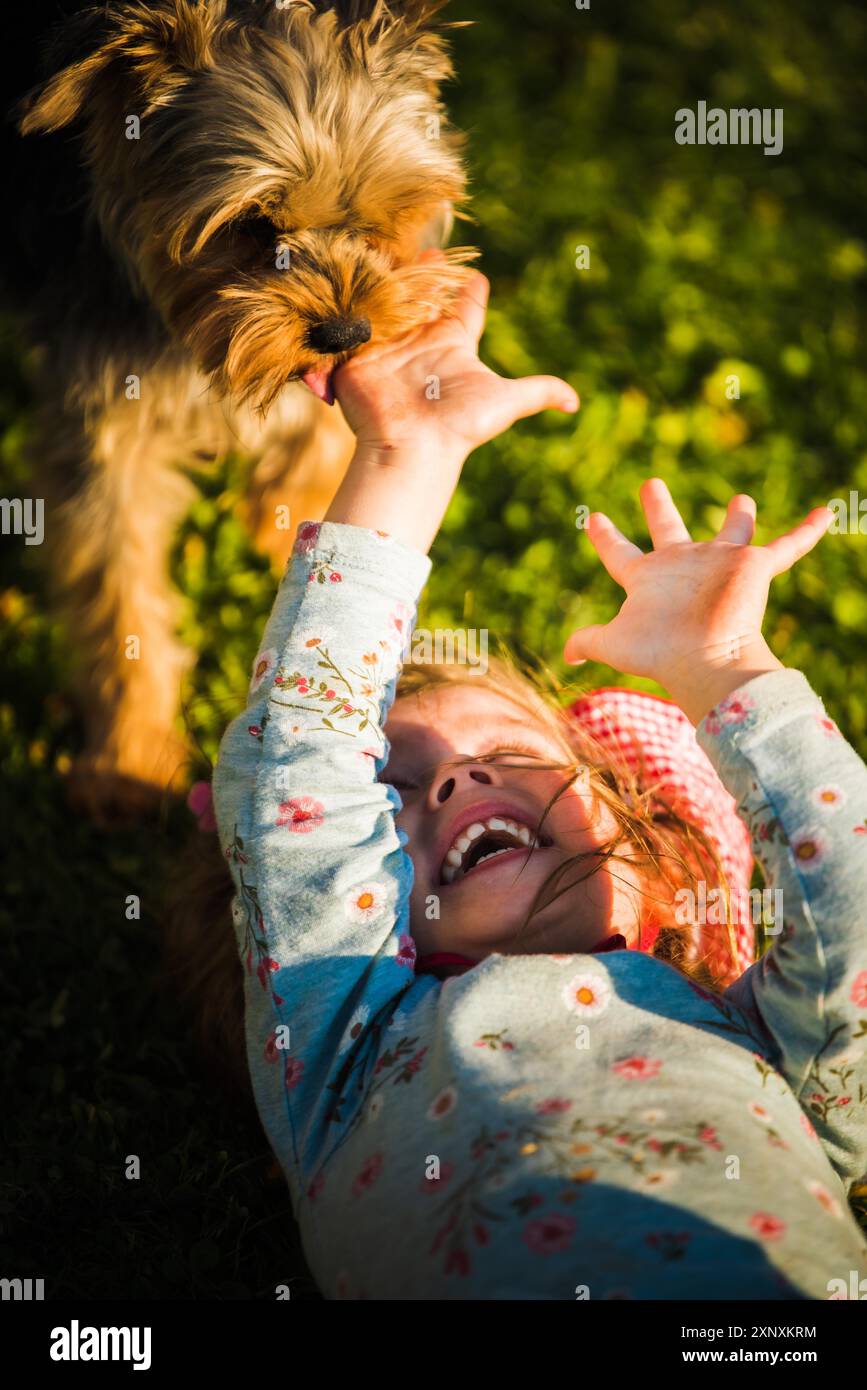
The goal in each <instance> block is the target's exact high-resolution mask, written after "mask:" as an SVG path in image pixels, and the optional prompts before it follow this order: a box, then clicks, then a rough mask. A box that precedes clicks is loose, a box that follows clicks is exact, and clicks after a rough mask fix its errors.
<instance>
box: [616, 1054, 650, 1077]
mask: <svg viewBox="0 0 867 1390" xmlns="http://www.w3.org/2000/svg"><path fill="white" fill-rule="evenodd" d="M661 1067H662V1062H661V1061H659V1060H658V1059H656V1058H653V1057H625V1058H624V1059H623V1060H622V1061H621V1062H615V1063H614V1065H613V1067H612V1068H611V1070H612V1071H616V1072H617V1074H618V1076H625V1077H628V1078H629V1080H630V1081H649V1080H650V1079H651V1078H652V1077H654V1076H658V1075H659V1072H660V1069H661Z"/></svg>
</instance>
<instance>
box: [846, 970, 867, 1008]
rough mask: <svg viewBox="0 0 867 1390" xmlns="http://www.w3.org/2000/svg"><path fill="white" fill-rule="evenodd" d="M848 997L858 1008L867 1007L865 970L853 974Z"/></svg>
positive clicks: (866, 973)
mask: <svg viewBox="0 0 867 1390" xmlns="http://www.w3.org/2000/svg"><path fill="white" fill-rule="evenodd" d="M849 998H850V999H851V1000H852V1003H853V1004H857V1006H858V1008H859V1009H867V970H861V971H859V973H858V974H857V975H856V976H855V979H854V980H853V981H852V989H851V992H850V994H849Z"/></svg>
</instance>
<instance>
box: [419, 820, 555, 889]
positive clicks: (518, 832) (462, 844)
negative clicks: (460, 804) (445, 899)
mask: <svg viewBox="0 0 867 1390" xmlns="http://www.w3.org/2000/svg"><path fill="white" fill-rule="evenodd" d="M489 830H494V831H504V830H505V831H507V832H508V833H509V834H510V835H513V836H514V837H515V839H516V840H517V842H518V844H521V845H525V846H527V847H528V848H530V847H532V848H536V847H537V846H538V844H539V840H538V838H537V836H536V834H535V833H534V831H532V830H530V829H529V827H528V826H526V825H519V824H518V822H517V821H514V820H506V819H505V818H504V817H503V816H491V817H490V818H489V820H487V821H486V822H485V824H484V825H483V824H482V822H481V821H473V823H472V825H468V826H467V828H466V830H464V831H463V832H462V833H461V834H460V835H459V836H458V838H457V839H456V840H455V842H454V844H453V845H452V847H451V849H450V850H449V852H448V854H447V855H446V858H445V863H444V864H443V868H442V877H443V882H444V883H453V882H454V880H455V879H456V878H457V876H458V873H459V872H460V868H461V865H462V864H463V861H464V855H465V854H466V852H467V850H468V849H469V848H470V846H471V845H472V843H473V841H474V840H478V838H479V836H480V835H484V834H486V833H487V832H488V831H489ZM514 848H515V846H514V845H501V846H500V847H499V848H498V849H495V850H491V851H490V853H488V854H484V855H482V857H481V859H478V860H477V861H476V864H475V865H474V866H473V867H474V868H476V867H478V865H479V864H484V862H485V860H486V859H493V857H494V855H495V854H505V853H507V852H508V850H509V849H514Z"/></svg>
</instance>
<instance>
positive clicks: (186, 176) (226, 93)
mask: <svg viewBox="0 0 867 1390" xmlns="http://www.w3.org/2000/svg"><path fill="white" fill-rule="evenodd" d="M443 3H444V0H315V3H314V2H313V0H157V2H156V3H151V4H145V3H142V2H140V0H133V2H132V3H117V4H109V5H106V6H103V7H101V8H100V9H93V10H90V11H86V12H85V13H84V15H82V16H80V17H79V18H78V19H77V20H76V21H75V22H74V24H73V27H72V29H71V30H69V29H67V33H66V45H67V47H66V53H67V55H69V54H70V53H74V54H75V57H74V58H70V57H69V56H67V59H66V61H65V62H64V63H63V64H62V65H61V66H60V70H59V71H57V72H56V73H55V75H54V76H53V77H52V78H51V80H50V81H48V83H47V85H46V86H44V87H43V88H42V89H41V90H40V91H39V92H37V93H36V94H35V95H34V96H33V97H32V98H30V100H29V102H28V106H27V108H26V114H25V115H24V118H23V121H22V125H21V128H22V131H23V133H24V134H29V133H31V132H35V131H55V130H59V129H60V128H62V127H65V126H72V125H74V126H76V127H78V129H80V131H81V133H82V137H83V142H84V154H85V159H86V162H87V165H88V168H89V177H90V181H91V199H92V207H93V211H94V213H95V215H96V217H97V218H98V220H99V222H100V224H101V227H102V229H103V234H104V235H105V237H106V239H107V240H108V242H109V243H110V245H112V247H113V248H114V250H115V253H116V254H117V255H118V256H119V257H120V258H121V259H122V260H123V261H124V263H125V264H126V267H127V270H128V273H129V274H130V276H131V278H132V280H133V282H134V283H135V284H136V285H137V286H138V287H139V288H140V289H141V290H142V291H143V292H144V294H145V295H146V296H147V297H148V298H149V299H150V301H151V302H152V303H153V304H154V306H155V307H156V308H157V310H158V311H159V313H160V314H161V316H162V318H163V320H164V321H165V323H166V324H167V325H168V327H169V329H170V330H171V331H172V333H173V334H174V335H175V336H176V337H177V338H179V339H181V340H182V341H183V342H184V343H185V344H186V346H187V347H188V348H189V349H190V350H191V352H192V353H193V355H194V357H195V358H196V360H197V362H198V364H199V365H200V367H201V368H202V369H203V370H204V371H206V372H208V373H210V374H211V375H212V379H213V382H214V384H215V386H216V387H217V388H218V389H219V390H220V391H221V392H225V393H228V394H230V395H231V396H232V397H233V398H235V399H237V400H248V401H250V402H251V403H252V404H254V405H255V406H259V407H261V408H265V407H267V406H268V405H269V404H270V403H271V402H272V401H273V400H274V398H275V397H276V395H277V394H278V392H279V391H280V390H281V388H282V386H283V385H284V383H285V382H286V381H287V380H290V379H293V378H299V377H300V378H303V379H305V380H306V381H307V383H308V385H310V386H311V388H312V389H313V390H315V391H316V392H317V394H319V395H321V396H323V397H324V398H325V399H329V398H330V394H331V393H330V376H331V372H332V371H333V369H334V367H335V366H336V365H338V364H339V363H340V362H342V361H345V360H346V358H347V357H349V356H351V355H352V353H353V352H356V351H358V350H359V349H360V348H362V347H363V345H364V344H365V343H366V342H368V341H371V340H374V341H375V340H377V339H382V338H391V337H395V336H397V335H399V334H401V333H404V332H407V331H409V330H410V329H412V328H414V327H417V326H418V325H419V324H420V323H422V322H424V321H425V320H427V319H430V318H432V317H435V316H436V314H437V313H438V312H440V311H442V310H443V309H445V308H447V306H448V304H449V303H450V301H451V300H452V299H453V297H454V295H455V294H456V292H457V291H458V289H459V288H460V286H461V285H462V283H463V282H464V279H465V277H466V275H467V273H468V271H467V269H466V262H467V261H468V260H470V259H472V257H473V254H474V253H473V252H471V251H468V250H466V249H455V250H451V251H449V252H447V253H446V257H445V259H442V258H422V260H421V261H419V260H418V256H419V253H420V251H422V250H423V249H425V248H426V247H429V246H433V245H440V244H442V242H443V241H444V240H445V238H446V237H447V236H448V233H449V230H450V227H451V220H452V211H453V207H454V205H455V204H460V202H461V200H462V199H463V198H464V196H465V176H464V172H463V167H462V163H461V158H460V147H461V137H460V136H459V135H458V134H457V133H456V132H454V131H452V130H450V129H449V128H448V126H447V123H446V117H445V113H444V111H443V108H442V106H441V104H440V100H439V85H440V83H441V82H442V81H443V80H444V79H445V78H447V77H448V76H450V74H451V65H450V62H449V58H448V54H447V52H446V48H445V44H444V40H443V37H442V32H441V29H442V26H438V25H437V23H436V15H437V12H438V11H439V9H440V8H441V7H442V4H443ZM61 43H63V36H61ZM70 44H71V45H73V47H72V48H71V49H70V47H69V45H70Z"/></svg>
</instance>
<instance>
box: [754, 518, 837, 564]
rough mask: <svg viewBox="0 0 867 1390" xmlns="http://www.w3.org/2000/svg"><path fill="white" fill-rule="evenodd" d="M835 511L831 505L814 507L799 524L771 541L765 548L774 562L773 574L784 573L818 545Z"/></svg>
mask: <svg viewBox="0 0 867 1390" xmlns="http://www.w3.org/2000/svg"><path fill="white" fill-rule="evenodd" d="M833 515H834V513H833V512H832V511H831V509H830V507H814V509H813V510H812V511H811V512H810V513H809V514H808V515H807V516H806V517H805V519H804V520H803V521H802V522H801V524H800V525H799V526H794V527H793V528H792V530H791V531H787V532H786V534H785V535H784V536H778V537H777V539H776V540H775V541H769V542H768V544H767V545H766V546H765V547H764V549H765V550H766V551H767V552H768V554H769V555H770V557H771V560H772V562H773V570H772V574H773V575H774V576H776V575H778V574H784V573H785V572H786V570H790V569H791V568H792V565H794V564H796V563H797V562H798V560H801V559H803V557H804V556H805V555H806V554H808V553H809V551H811V550H812V549H813V547H814V546H815V545H818V543H819V541H820V540H821V539H822V537H823V536H824V534H825V532H826V531H827V529H828V527H829V525H830V524H831V519H832V517H833Z"/></svg>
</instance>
